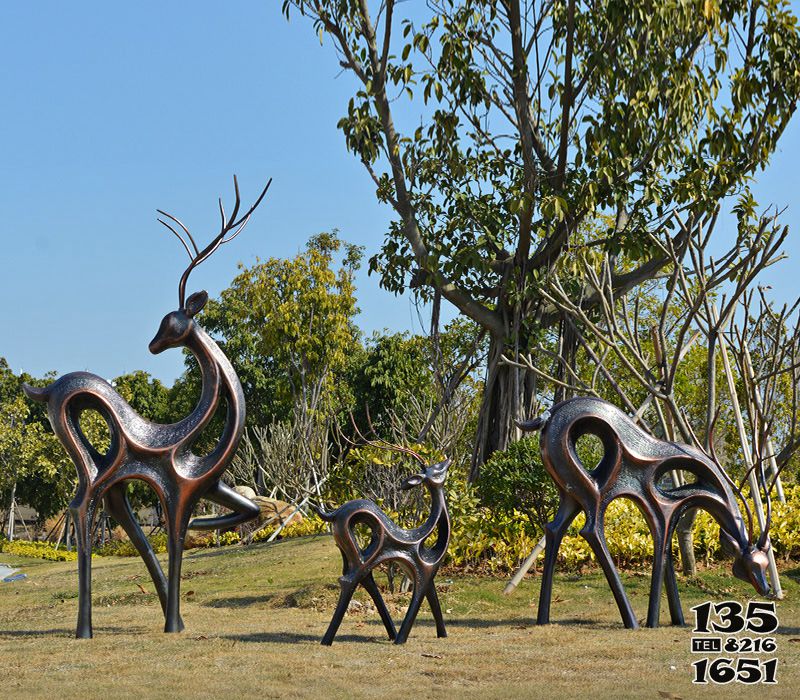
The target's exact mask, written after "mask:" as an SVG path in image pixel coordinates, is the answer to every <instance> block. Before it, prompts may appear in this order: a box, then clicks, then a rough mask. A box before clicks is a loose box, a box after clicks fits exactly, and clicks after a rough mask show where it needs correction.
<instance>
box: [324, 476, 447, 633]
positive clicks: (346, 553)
mask: <svg viewBox="0 0 800 700" xmlns="http://www.w3.org/2000/svg"><path fill="white" fill-rule="evenodd" d="M448 466H449V462H441V463H439V464H435V465H432V466H430V467H427V468H426V469H425V470H423V471H422V472H421V473H420V474H416V475H414V476H412V477H409V478H408V479H406V480H405V481H404V482H403V485H402V488H403V489H409V488H413V487H415V486H418V485H420V484H423V483H424V484H425V486H426V487H427V489H428V491H429V493H430V497H431V512H430V514H429V516H428V518H427V519H426V520H425V522H424V523H423V524H422V525H420V526H419V527H416V528H414V529H412V530H405V529H403V528H401V527H399V526H398V525H397V524H395V523H394V522H393V521H392V520H391V518H389V516H388V515H386V513H384V512H383V511H382V510H381V509H380V508H379V507H378V506H377V505H376V504H375V503H374V502H373V501H369V500H366V499H358V500H354V501H348V502H347V503H345V504H343V505H342V506H340V507H339V508H337V509H336V510H335V511H333V512H331V513H325V512H323V511H319V510H318V511H317V512H318V513H319V515H320V517H321V518H322V519H323V520H325V521H327V522H330V523H331V524H332V528H331V529H332V531H333V538H334V541H335V542H336V545H337V546H338V548H339V551H340V552H341V554H342V576H341V577H340V579H339V585H340V586H341V593H340V596H339V602H338V604H337V606H336V610H335V612H334V614H333V618H332V619H331V623H330V625H329V627H328V630H327V632H326V633H325V636H324V637H323V639H322V643H323V644H325V645H330V644H332V643H333V639H334V637H335V636H336V632H337V630H338V629H339V625H340V624H341V622H342V618H343V617H344V614H345V613H346V612H347V607H348V605H349V603H350V600H351V599H352V597H353V593H354V592H355V589H356V588H357V587H358V585H359V584H361V585H363V586H364V588H365V589H366V590H367V592H368V593H369V595H370V597H371V598H372V600H373V601H374V603H375V607H376V608H377V610H378V613H379V614H380V616H381V620H382V621H383V624H384V626H385V627H386V631H387V633H388V635H389V639H393V640H394V642H395V644H403V643H405V641H406V640H407V639H408V634H409V632H410V631H411V627H412V626H413V624H414V621H415V619H416V617H417V613H418V612H419V608H420V606H421V604H422V601H423V599H425V598H427V600H428V603H429V604H430V606H431V610H432V612H433V616H434V619H435V621H436V634H437V636H439V637H446V636H447V632H446V630H445V626H444V620H443V618H442V610H441V606H440V604H439V598H438V596H437V594H436V586H435V584H434V577H435V576H436V572H437V571H438V570H439V566H440V565H441V563H442V560H443V559H444V555H445V554H446V552H447V545H448V543H449V541H450V516H449V514H448V512H447V502H446V499H445V496H444V489H443V486H444V480H445V477H446V474H447V468H448ZM358 525H365V526H366V527H368V528H369V529H370V541H369V543H368V544H367V546H366V547H365V548H363V549H362V548H361V547H359V545H358V542H357V540H356V535H355V528H356V526H358ZM434 532H436V533H437V536H436V542H435V543H434V544H433V546H431V547H426V546H425V544H424V543H425V540H426V539H428V537H429V536H431V535H432V534H433V533H434ZM390 561H394V562H397V563H398V564H400V565H401V566H402V567H403V568H404V569H405V570H406V571H407V572H408V573H409V575H410V576H411V578H412V579H413V583H414V590H413V593H412V596H411V602H410V603H409V606H408V611H407V612H406V616H405V618H404V619H403V623H402V625H401V626H400V631H399V632H395V627H394V622H393V621H392V618H391V616H390V614H389V611H388V610H387V608H386V604H385V603H384V601H383V598H382V597H381V594H380V591H379V590H378V586H377V584H376V583H375V579H374V578H373V576H372V571H373V569H374V568H375V567H376V566H378V565H379V564H382V563H388V562H390Z"/></svg>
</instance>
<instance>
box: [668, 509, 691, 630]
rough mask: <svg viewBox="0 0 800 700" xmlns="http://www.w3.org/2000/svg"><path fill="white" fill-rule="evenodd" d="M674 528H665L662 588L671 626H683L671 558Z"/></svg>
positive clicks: (672, 559)
mask: <svg viewBox="0 0 800 700" xmlns="http://www.w3.org/2000/svg"><path fill="white" fill-rule="evenodd" d="M673 532H674V528H673V527H672V526H671V525H670V526H669V527H668V528H667V556H666V562H665V564H664V587H665V588H666V589H667V603H669V616H670V620H671V621H672V624H673V625H681V626H682V625H685V624H686V622H685V620H684V619H683V610H682V609H681V599H680V596H679V595H678V578H677V576H676V575H675V560H674V558H673V556H672V533H673Z"/></svg>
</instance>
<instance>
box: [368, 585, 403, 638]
mask: <svg viewBox="0 0 800 700" xmlns="http://www.w3.org/2000/svg"><path fill="white" fill-rule="evenodd" d="M361 584H362V585H363V586H364V588H366V589H367V593H369V595H370V597H371V598H372V602H373V603H375V609H376V610H377V611H378V614H379V615H380V616H381V621H382V622H383V626H384V627H385V628H386V633H387V634H388V635H389V639H394V638H395V637H397V630H395V628H394V620H392V616H391V615H390V614H389V610H388V609H387V607H386V603H385V602H384V600H383V596H382V595H381V592H380V591H379V590H378V584H377V583H375V579H374V578H373V577H372V572H371V571H370V572H369V573H368V574H367V575H366V576H365V577H364V580H363V581H362V582H361Z"/></svg>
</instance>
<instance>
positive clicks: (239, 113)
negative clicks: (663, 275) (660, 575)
mask: <svg viewBox="0 0 800 700" xmlns="http://www.w3.org/2000/svg"><path fill="white" fill-rule="evenodd" d="M280 4H281V3H280V2H278V1H277V0H259V1H255V0H239V1H238V2H229V3H220V2H211V1H210V0H195V1H194V2H188V1H187V0H181V1H179V2H170V3H165V2H156V1H155V0H142V1H140V2H136V3H109V2H100V1H99V0H84V1H83V2H80V3H64V2H63V1H57V0H39V1H37V2H35V3H33V2H28V3H19V2H17V3H12V2H5V3H0V66H2V68H0V91H1V92H2V94H3V96H4V103H5V109H4V110H3V114H2V116H1V117H0V159H1V161H0V162H2V168H0V211H2V219H1V220H0V221H1V222H2V223H0V242H1V243H2V249H1V250H2V252H1V253H0V262H1V263H2V266H1V267H0V271H1V274H0V299H2V304H0V356H5V357H6V359H7V360H8V361H9V363H10V364H11V366H12V368H13V369H14V370H15V371H22V370H25V371H28V372H31V373H33V374H42V373H43V372H45V371H46V370H50V369H52V370H56V371H58V372H59V373H61V372H65V371H70V370H77V369H88V370H91V371H94V372H96V373H98V374H101V375H103V376H107V377H112V376H116V375H118V374H121V373H123V372H127V371H132V370H134V369H145V370H147V371H149V372H151V373H152V374H154V375H155V376H157V377H159V378H161V379H164V380H166V381H168V382H171V381H172V380H173V379H174V378H175V376H177V374H179V372H180V371H181V369H182V358H181V354H180V353H179V352H178V351H172V352H169V353H165V354H164V355H161V356H158V357H154V356H152V355H150V354H149V352H148V351H147V343H148V342H149V340H150V339H151V337H152V336H153V334H154V333H155V331H156V329H157V328H158V324H159V322H160V320H161V317H162V316H163V315H164V314H165V313H167V312H168V311H171V310H172V309H174V308H175V307H176V306H177V283H178V278H179V276H180V273H181V272H182V270H183V268H184V267H185V264H186V261H185V252H183V251H182V250H181V248H180V246H179V244H178V242H177V241H176V240H174V239H172V238H170V237H168V234H167V233H166V232H165V231H164V230H162V229H161V226H160V225H159V224H157V222H156V220H155V209H156V208H157V207H158V208H162V209H166V210H167V211H170V212H172V213H174V214H176V215H177V216H179V217H180V218H181V219H182V220H183V221H184V222H186V223H187V224H188V225H189V226H190V228H191V229H192V231H193V232H194V233H195V234H196V235H197V237H198V238H200V239H203V240H205V239H207V238H208V237H209V236H211V235H212V234H213V233H214V230H215V227H216V225H217V218H216V217H217V212H216V198H217V197H218V196H220V195H222V196H223V197H224V198H225V200H226V201H230V197H231V195H232V184H231V175H232V174H233V173H234V172H235V173H237V174H238V176H239V181H240V184H241V186H242V194H243V199H244V200H245V201H247V200H249V199H251V198H253V197H255V196H256V194H257V193H258V191H259V190H260V188H261V187H262V186H263V184H264V182H265V181H266V179H267V178H268V177H273V178H274V183H273V186H272V188H271V190H270V192H269V194H268V196H267V199H266V200H265V202H264V204H263V205H262V207H261V209H259V211H258V212H257V214H256V215H255V216H254V218H253V220H252V222H251V224H250V225H249V226H248V228H247V230H246V231H245V232H244V233H243V234H242V236H241V237H239V238H238V239H237V240H236V241H235V242H234V243H232V244H231V245H230V246H227V247H225V248H222V249H220V251H219V252H218V253H217V254H216V255H215V256H214V258H212V259H211V260H209V261H208V262H207V263H205V264H204V265H203V266H202V267H200V268H198V270H197V271H196V272H195V273H193V276H192V278H191V280H190V283H189V290H188V291H190V292H191V291H195V290H197V289H201V288H203V289H207V290H208V292H209V293H210V294H211V295H216V294H218V293H219V291H220V290H221V289H223V288H224V287H225V286H227V284H228V283H229V282H230V280H231V279H232V278H233V276H234V275H235V273H236V265H237V263H238V262H239V261H243V262H244V263H246V264H250V263H252V262H254V261H255V257H256V256H257V255H260V256H261V257H262V258H264V257H269V256H290V255H294V254H295V253H297V252H298V251H299V250H300V249H301V248H302V247H303V245H304V243H305V241H306V240H307V239H308V238H309V236H311V235H313V234H314V233H317V232H319V231H324V230H330V229H331V228H338V229H339V230H340V232H341V235H342V237H344V238H346V239H347V240H349V241H351V242H354V243H358V244H361V245H364V246H366V248H367V255H370V254H372V253H374V252H375V251H376V250H377V249H378V247H379V245H380V242H381V240H382V238H383V234H384V232H385V230H386V225H387V222H388V221H389V219H390V217H391V212H390V211H388V210H387V209H386V208H384V207H382V206H381V205H379V204H378V203H377V202H376V201H375V197H374V186H373V184H372V182H371V180H370V179H369V177H368V176H367V174H366V173H365V172H364V170H363V168H362V166H361V165H360V163H358V161H357V160H356V159H354V158H353V157H352V156H351V155H349V154H348V153H347V152H346V150H345V146H344V141H343V138H342V136H341V133H340V132H339V131H338V130H337V129H336V122H337V121H338V119H339V117H340V116H341V115H342V114H343V112H344V109H345V107H346V104H347V100H348V99H349V97H350V95H351V94H352V88H353V84H352V82H351V79H350V78H349V76H348V75H346V74H340V70H339V68H338V66H337V64H336V62H335V60H333V54H332V49H331V48H330V47H329V46H324V47H320V45H319V41H318V39H317V37H316V36H315V34H314V32H313V30H312V27H311V24H310V23H309V22H307V21H301V20H300V19H299V18H294V19H293V20H292V21H291V22H289V23H287V22H286V21H285V19H284V18H283V16H282V14H281V12H280ZM799 156H800V123H798V119H797V118H795V119H794V120H793V122H792V124H791V125H790V127H789V129H788V131H787V133H786V134H785V136H784V139H783V142H782V145H781V148H780V151H779V152H778V153H777V154H776V156H775V157H774V160H773V163H772V165H771V166H770V168H769V170H768V171H767V172H766V173H763V174H762V175H761V176H760V177H759V184H758V186H757V188H756V193H757V196H758V199H759V201H760V202H761V203H762V204H767V203H775V204H777V205H779V206H787V205H788V206H789V209H788V210H787V212H786V213H785V215H784V221H785V223H787V224H789V225H790V226H791V228H792V230H793V233H792V235H791V236H790V240H789V244H788V246H787V252H788V253H790V255H791V256H792V259H791V260H790V261H789V262H788V263H783V264H782V265H781V266H780V269H777V268H773V270H775V271H774V272H773V276H772V279H770V282H771V283H772V284H773V287H774V289H775V294H776V296H777V297H778V298H780V299H788V298H789V297H790V296H794V295H796V294H797V293H798V284H797V282H796V277H795V276H794V271H795V270H796V268H797V265H798V262H799V261H800V233H798V231H800V202H797V201H796V199H797V198H796V192H797V183H798V180H799V178H798V177H797V165H796V161H797V159H798V157H799ZM793 200H794V203H793ZM720 224H721V225H720V229H719V232H720V233H721V234H723V235H725V234H729V235H732V233H733V230H734V228H733V224H734V222H733V219H732V218H730V217H723V218H722V220H721V222H720ZM357 282H358V290H359V305H360V307H361V309H362V315H361V317H360V319H359V323H360V325H361V327H362V328H363V329H364V330H365V331H367V332H371V331H372V330H373V329H382V328H389V329H391V330H403V329H416V330H419V325H418V323H417V320H416V311H415V309H414V307H413V305H412V303H411V302H410V300H409V298H407V297H402V298H398V297H393V296H392V295H391V294H389V293H388V292H385V291H383V290H381V289H379V288H378V284H377V280H376V279H375V278H374V277H367V274H366V270H363V271H362V273H361V275H360V276H359V279H358V281H357Z"/></svg>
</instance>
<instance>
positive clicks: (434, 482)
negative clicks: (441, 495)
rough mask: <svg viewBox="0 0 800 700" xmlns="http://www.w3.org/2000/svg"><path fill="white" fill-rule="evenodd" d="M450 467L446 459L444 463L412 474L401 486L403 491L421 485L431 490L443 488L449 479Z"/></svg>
mask: <svg viewBox="0 0 800 700" xmlns="http://www.w3.org/2000/svg"><path fill="white" fill-rule="evenodd" d="M449 467H450V460H449V459H446V460H444V461H443V462H437V463H436V464H430V465H427V466H425V467H423V469H422V471H420V472H419V473H417V474H412V475H411V476H409V477H408V478H407V479H405V480H404V481H403V483H402V484H400V488H401V489H403V491H408V490H409V489H413V488H415V487H417V486H419V485H421V484H425V486H428V487H429V488H441V487H442V485H443V484H444V480H445V479H446V478H447V469H448V468H449Z"/></svg>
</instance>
